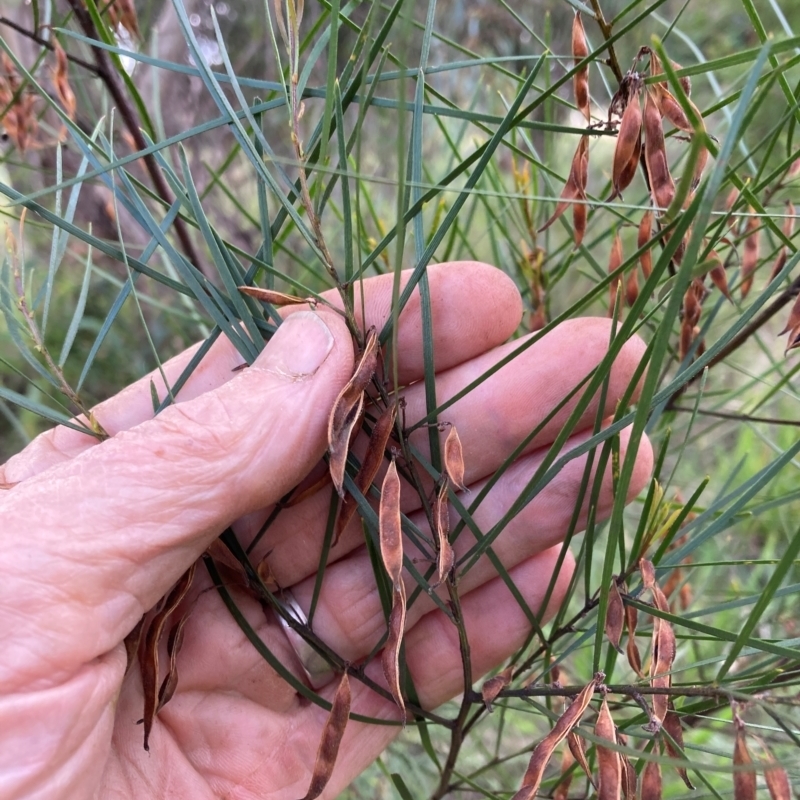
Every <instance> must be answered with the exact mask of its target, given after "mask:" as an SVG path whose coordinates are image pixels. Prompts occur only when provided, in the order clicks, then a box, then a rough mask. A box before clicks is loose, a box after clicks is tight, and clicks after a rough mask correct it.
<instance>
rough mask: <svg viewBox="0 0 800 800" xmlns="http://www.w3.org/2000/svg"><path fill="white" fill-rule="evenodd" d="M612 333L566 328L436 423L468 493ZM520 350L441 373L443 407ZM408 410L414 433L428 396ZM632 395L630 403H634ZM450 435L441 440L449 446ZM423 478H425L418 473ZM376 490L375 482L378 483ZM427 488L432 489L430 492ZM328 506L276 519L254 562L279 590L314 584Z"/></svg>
mask: <svg viewBox="0 0 800 800" xmlns="http://www.w3.org/2000/svg"><path fill="white" fill-rule="evenodd" d="M610 333H611V321H610V320H607V319H598V318H587V319H578V320H571V321H569V322H566V323H564V324H563V325H560V326H559V327H558V328H556V329H555V330H553V331H552V332H551V333H549V334H548V335H547V336H545V337H543V338H542V339H540V340H539V341H537V342H536V343H535V344H533V345H532V346H531V347H529V348H528V349H527V350H525V351H524V352H523V353H522V354H520V355H519V356H518V357H516V358H515V359H514V360H513V361H511V362H510V363H508V364H507V365H506V366H504V367H503V368H501V369H500V370H498V371H497V372H495V373H494V374H493V375H491V376H490V377H489V378H488V379H487V380H485V381H484V382H483V383H482V384H480V386H478V387H477V388H475V389H474V390H473V391H471V392H469V393H468V394H467V395H465V396H464V397H463V398H461V399H460V400H458V401H457V402H456V403H454V404H453V405H452V406H450V407H449V408H448V409H446V410H445V411H444V412H443V413H442V415H441V418H442V419H444V420H446V421H448V422H452V423H453V424H455V425H456V427H457V428H458V431H459V435H460V438H461V442H462V445H463V449H464V465H465V474H466V481H467V483H468V484H470V483H475V482H476V481H480V480H482V479H483V478H485V477H487V476H489V475H491V474H493V473H494V471H495V470H496V469H497V468H498V467H499V466H500V465H501V464H502V463H503V461H504V460H505V459H506V458H507V457H508V456H509V455H510V454H511V453H512V452H513V451H514V450H515V448H516V447H517V446H518V445H519V444H520V443H521V442H522V441H523V439H525V438H526V437H527V436H528V435H529V434H530V433H531V432H532V431H533V430H534V429H535V428H536V427H537V426H538V425H539V424H540V423H541V422H542V421H543V420H544V419H545V418H546V417H547V416H548V415H549V414H550V412H551V411H552V410H553V409H554V408H555V407H556V406H557V405H558V403H559V402H560V401H561V400H562V399H563V398H564V397H565V396H566V395H567V394H568V393H569V392H570V390H572V389H573V388H574V387H575V386H577V385H578V384H579V383H580V382H581V381H582V380H583V379H584V378H585V377H586V376H587V375H588V374H589V373H590V372H591V371H592V370H593V369H595V367H597V365H598V364H599V363H600V361H601V360H602V359H603V358H604V357H605V355H606V353H607V348H608V341H609V338H610ZM522 341H523V340H516V341H514V342H510V343H509V344H504V345H501V346H500V347H497V348H495V349H494V350H492V351H491V352H488V353H485V354H483V355H481V356H479V357H477V358H475V359H472V360H471V361H469V362H465V363H463V364H460V365H458V366H456V367H454V368H452V369H450V370H447V371H445V372H443V373H441V374H439V375H437V378H436V396H437V401H438V402H439V403H441V402H444V401H445V400H447V399H448V398H450V397H453V396H454V395H455V394H457V393H458V392H460V391H461V390H462V389H463V388H464V387H466V386H469V385H470V384H471V383H472V382H473V381H475V379H476V378H478V377H480V376H481V375H482V374H484V373H485V372H486V371H487V370H489V369H491V368H492V367H493V366H494V365H495V364H497V363H498V362H499V361H500V360H501V359H502V358H503V357H504V356H505V355H507V354H508V353H509V352H512V351H513V350H514V349H516V348H518V347H519V346H520V344H521V343H522ZM644 348H645V345H644V343H643V342H642V340H641V339H639V338H638V337H636V338H632V339H630V340H629V341H627V342H626V343H625V344H624V346H623V347H622V350H621V352H620V354H619V357H618V358H617V359H616V361H615V363H614V366H613V368H612V370H611V376H610V378H609V383H608V388H607V393H606V396H605V406H604V408H603V414H604V415H605V414H610V413H613V412H614V410H615V409H616V406H617V403H618V402H619V400H620V398H621V397H622V396H623V395H624V393H625V391H626V390H627V388H628V384H629V383H630V381H631V378H632V376H633V374H634V372H635V370H636V368H637V366H638V365H639V361H640V359H641V357H642V354H643V352H644ZM402 396H403V398H404V399H405V401H406V411H405V417H406V420H407V424H408V425H409V426H412V425H413V424H415V423H416V422H417V420H419V419H421V418H423V417H424V416H425V414H426V406H425V387H424V386H423V385H422V384H421V383H418V384H416V385H413V386H410V387H408V389H406V390H405V391H403V392H402ZM636 396H638V392H635V393H634V399H635V397H636ZM578 397H580V393H579V394H578V395H577V397H576V398H573V399H572V400H570V401H569V402H568V403H567V404H566V405H565V406H564V408H562V409H561V410H560V411H558V412H557V413H556V414H555V415H554V416H553V419H552V420H550V421H549V422H548V423H547V424H546V425H545V426H544V428H543V429H542V430H541V431H540V432H539V433H538V434H537V435H536V436H535V437H534V438H533V440H532V441H531V442H529V444H528V446H527V447H526V452H532V451H534V450H535V449H536V448H537V447H542V446H544V445H547V444H549V443H550V442H552V441H553V439H554V438H555V437H556V435H557V434H558V432H559V431H560V430H561V428H562V427H563V426H564V424H565V422H566V420H567V419H568V417H569V415H570V414H571V412H572V410H573V409H574V407H575V404H576V402H577V398H578ZM598 406H599V395H594V396H593V398H592V399H591V402H590V403H589V404H588V406H587V408H586V411H585V412H584V414H583V415H582V418H581V420H580V421H579V423H578V425H577V426H576V429H575V431H576V433H577V432H579V431H581V430H583V429H586V428H588V427H591V426H592V425H594V422H595V420H596V419H597V413H598ZM446 435H447V432H446V431H445V432H443V433H442V434H441V436H442V437H444V436H446ZM365 439H366V437H365V436H362V437H361V438H360V441H359V443H357V444H356V446H355V448H354V450H355V452H356V454H357V455H358V456H359V457H361V456H362V455H363V452H364V449H365V447H366V443H365ZM411 439H412V443H413V444H414V445H415V446H416V447H417V448H418V449H419V450H420V451H421V452H422V453H423V455H424V456H425V457H427V456H428V452H429V445H428V431H427V429H420V430H417V431H415V432H414V433H413V434H412V437H411ZM420 472H422V473H423V475H424V471H423V470H420ZM376 485H380V477H379V478H378V479H377V480H376ZM428 488H430V486H429V485H428ZM329 503H330V493H329V491H328V490H327V488H326V489H324V490H322V491H320V492H318V493H317V494H316V495H313V496H312V497H310V498H308V499H307V500H305V501H303V502H301V503H299V504H298V505H297V506H294V507H290V508H287V509H285V510H283V511H281V513H280V514H279V515H278V517H277V518H276V520H275V522H274V523H273V525H272V527H271V528H270V529H269V531H268V533H267V535H266V536H265V537H264V539H263V541H262V543H261V545H260V546H259V547H258V548H257V549H256V551H255V557H257V558H258V557H261V556H263V555H264V554H265V553H267V552H269V553H270V556H269V563H270V568H271V569H272V571H273V573H274V575H275V578H276V580H277V581H278V583H279V584H280V585H281V586H290V585H292V584H295V583H297V582H298V581H299V580H300V579H301V578H304V577H305V576H307V575H310V574H312V573H313V572H314V571H315V570H316V567H317V564H318V562H319V557H320V554H321V550H322V543H323V539H324V531H325V525H326V520H327V515H328V506H329ZM419 507H420V500H419V497H418V496H417V495H416V493H414V492H412V491H406V492H405V493H404V495H403V511H404V512H406V513H410V512H412V511H415V510H416V509H418V508H419ZM266 513H267V512H262V513H260V514H256V515H253V517H252V518H248V519H246V520H242V521H241V523H240V524H239V525H237V528H236V531H237V535H239V536H240V539H241V540H242V541H243V542H246V543H247V542H249V541H250V540H251V539H252V537H253V536H254V535H255V533H256V532H257V531H258V530H259V528H260V526H261V524H262V523H263V521H264V519H265V518H266ZM362 540H363V534H362V530H361V523H360V519H358V518H357V517H356V518H355V519H354V520H353V522H352V523H351V524H350V525H349V526H348V528H347V529H346V530H345V532H344V533H343V535H342V537H341V539H340V541H339V543H338V544H337V545H336V547H335V548H334V549H333V550H332V551H331V553H330V556H329V558H330V559H331V560H338V559H340V558H342V557H343V556H345V555H346V554H347V553H348V552H349V551H350V550H352V549H353V548H354V547H357V546H359V545H360V544H361V542H362Z"/></svg>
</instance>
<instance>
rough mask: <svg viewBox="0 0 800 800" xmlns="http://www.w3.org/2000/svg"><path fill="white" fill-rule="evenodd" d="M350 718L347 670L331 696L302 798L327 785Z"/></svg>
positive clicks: (310, 798)
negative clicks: (312, 769)
mask: <svg viewBox="0 0 800 800" xmlns="http://www.w3.org/2000/svg"><path fill="white" fill-rule="evenodd" d="M349 718H350V679H349V678H348V677H347V672H345V673H344V674H343V675H342V679H341V681H339V686H338V688H337V689H336V694H335V695H334V696H333V701H332V703H331V711H330V714H328V719H327V720H325V727H324V728H323V729H322V737H321V738H320V741H319V748H318V749H317V758H316V761H315V762H314V771H313V772H312V774H311V784H310V785H309V787H308V792H306V795H305V797H304V798H303V800H314V798H316V797H319V796H320V795H321V794H322V792H323V791H324V789H325V787H326V786H327V785H328V781H329V780H330V779H331V775H332V774H333V768H334V766H335V765H336V757H337V756H338V755H339V745H340V744H341V743H342V739H343V738H344V731H345V728H346V727H347V720H348V719H349Z"/></svg>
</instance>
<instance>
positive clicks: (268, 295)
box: [236, 286, 317, 308]
mask: <svg viewBox="0 0 800 800" xmlns="http://www.w3.org/2000/svg"><path fill="white" fill-rule="evenodd" d="M236 288H237V289H238V290H239V291H240V292H241V293H242V294H246V295H247V296H248V297H255V299H256V300H261V301H263V302H264V303H271V304H272V305H273V306H299V305H303V304H305V303H308V304H309V305H310V306H312V308H313V307H314V306H316V305H317V301H316V300H315V299H314V298H313V297H296V296H295V295H293V294H284V292H276V291H274V290H272V289H262V288H260V287H259V286H237V287H236Z"/></svg>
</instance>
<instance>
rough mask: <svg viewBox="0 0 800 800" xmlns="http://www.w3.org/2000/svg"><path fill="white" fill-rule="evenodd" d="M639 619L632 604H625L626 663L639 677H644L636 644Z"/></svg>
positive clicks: (637, 612)
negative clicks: (626, 632)
mask: <svg viewBox="0 0 800 800" xmlns="http://www.w3.org/2000/svg"><path fill="white" fill-rule="evenodd" d="M638 620H639V611H638V610H637V609H636V608H634V607H633V606H625V627H626V628H627V629H628V645H627V647H626V648H625V654H626V655H627V656H628V664H630V667H631V669H632V670H633V671H634V672H635V673H636V674H637V675H638V676H639V677H640V678H644V673H643V672H642V657H641V655H639V647H638V645H637V644H636V624H637V622H638Z"/></svg>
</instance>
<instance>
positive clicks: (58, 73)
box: [3, 36, 77, 121]
mask: <svg viewBox="0 0 800 800" xmlns="http://www.w3.org/2000/svg"><path fill="white" fill-rule="evenodd" d="M50 42H51V44H52V45H53V51H54V52H55V54H56V67H55V69H54V70H53V86H54V87H55V90H56V96H57V97H58V99H59V101H60V103H61V105H62V106H64V111H65V112H66V114H67V116H68V117H69V118H70V119H71V120H73V121H74V120H75V111H76V109H77V101H76V100H75V93H74V92H73V91H72V87H71V86H70V85H69V62H68V61H67V54H66V53H65V52H64V48H63V47H62V46H61V44H60V43H59V41H58V37H57V36H51V37H50ZM3 105H4V106H5V105H6V104H5V103H4V104H3Z"/></svg>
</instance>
